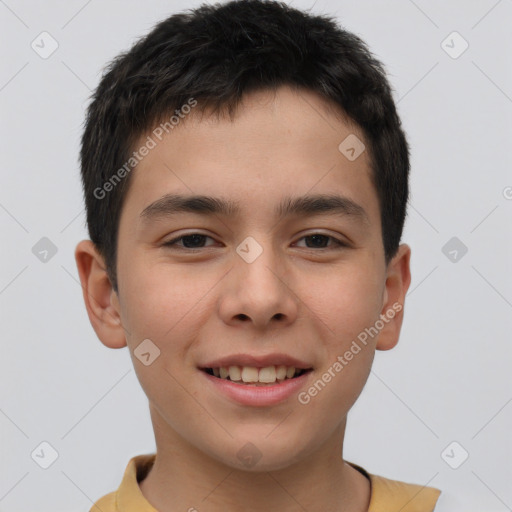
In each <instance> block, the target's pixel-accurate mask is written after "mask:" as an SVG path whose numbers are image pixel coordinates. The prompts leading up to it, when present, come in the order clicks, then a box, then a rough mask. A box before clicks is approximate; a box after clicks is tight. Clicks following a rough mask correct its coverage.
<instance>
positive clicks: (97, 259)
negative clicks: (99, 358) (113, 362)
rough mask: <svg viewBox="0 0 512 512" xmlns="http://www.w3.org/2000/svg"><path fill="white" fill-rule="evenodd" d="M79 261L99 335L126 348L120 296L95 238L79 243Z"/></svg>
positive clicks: (105, 341)
mask: <svg viewBox="0 0 512 512" xmlns="http://www.w3.org/2000/svg"><path fill="white" fill-rule="evenodd" d="M75 260H76V265H77V267H78V273H79V275H80V282H81V284H82V292H83V297H84V302H85V307H86V309H87V314H88V315H89V320H90V322H91V325H92V327H93V329H94V331H95V332H96V335H97V336H98V338H99V339H100V341H101V342H102V343H103V344H104V345H105V346H107V347H109V348H122V347H125V346H126V336H125V332H124V328H123V326H122V324H121V315H120V307H119V299H118V297H117V293H116V292H115V291H114V290H113V288H112V283H111V282H110V279H109V277H108V274H107V270H106V265H105V262H104V259H103V257H102V256H101V254H100V253H99V252H98V251H97V249H96V247H95V245H94V244H93V242H91V240H82V241H81V242H79V244H78V245H77V246H76V249H75Z"/></svg>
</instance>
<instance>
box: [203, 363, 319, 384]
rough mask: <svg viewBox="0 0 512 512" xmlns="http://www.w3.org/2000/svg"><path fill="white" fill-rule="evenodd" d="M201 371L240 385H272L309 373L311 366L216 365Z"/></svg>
mask: <svg viewBox="0 0 512 512" xmlns="http://www.w3.org/2000/svg"><path fill="white" fill-rule="evenodd" d="M200 370H201V371H203V372H205V373H207V374H208V375H211V376H212V377H216V378H218V379H220V380H227V381H231V382H233V383H234V384H240V385H241V386H246V385H251V386H257V387H260V386H263V387H264V386H274V385H276V384H281V383H282V382H285V381H290V380H293V379H297V378H299V377H300V376H302V375H304V374H306V373H309V372H311V371H312V370H313V368H297V367H295V366H285V365H274V366H264V367H257V366H237V365H231V366H216V367H206V368H200Z"/></svg>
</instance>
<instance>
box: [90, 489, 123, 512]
mask: <svg viewBox="0 0 512 512" xmlns="http://www.w3.org/2000/svg"><path fill="white" fill-rule="evenodd" d="M100 511H101V512H117V506H116V492H115V491H114V492H110V493H108V494H105V496H103V497H102V498H100V499H99V500H98V501H96V503H95V504H94V505H93V506H92V508H91V510H90V511H89V512H100Z"/></svg>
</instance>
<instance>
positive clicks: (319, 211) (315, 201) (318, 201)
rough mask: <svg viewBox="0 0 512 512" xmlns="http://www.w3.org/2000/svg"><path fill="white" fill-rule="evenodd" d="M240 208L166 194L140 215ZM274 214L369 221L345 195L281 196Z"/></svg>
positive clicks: (155, 216) (207, 198) (222, 201)
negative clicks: (322, 216) (336, 216)
mask: <svg viewBox="0 0 512 512" xmlns="http://www.w3.org/2000/svg"><path fill="white" fill-rule="evenodd" d="M240 211H241V208H240V202H238V201H232V200H226V199H223V198H220V197H212V196H205V195H188V196H185V195H178V194H166V195H165V196H162V197H161V198H159V199H157V200H156V201H155V202H153V203H151V204H150V205H148V206H146V208H144V210H143V211H142V212H141V214H140V217H141V219H142V220H143V221H149V220H157V219H159V218H164V217H169V216H172V215H176V214H179V213H196V214H200V215H225V216H236V215H238V214H239V213H240ZM275 215H276V216H277V217H278V218H279V219H282V218H284V217H287V216H293V215H296V216H304V217H305V216H308V215H345V216H348V217H352V218H355V219H356V220H361V221H364V222H366V223H368V222H369V218H368V214H367V213H366V211H365V210H364V208H363V207H362V206H361V205H359V204H357V203H356V202H354V201H353V200H352V199H349V198H348V197H345V196H340V195H329V194H315V195H306V196H299V197H285V198H284V199H283V200H282V201H281V203H280V204H279V205H278V206H277V208H276V209H275Z"/></svg>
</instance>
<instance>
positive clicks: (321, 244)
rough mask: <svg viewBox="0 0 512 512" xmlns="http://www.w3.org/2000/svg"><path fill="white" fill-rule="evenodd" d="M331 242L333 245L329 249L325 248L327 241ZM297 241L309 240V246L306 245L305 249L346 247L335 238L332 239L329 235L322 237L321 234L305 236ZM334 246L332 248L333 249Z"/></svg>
mask: <svg viewBox="0 0 512 512" xmlns="http://www.w3.org/2000/svg"><path fill="white" fill-rule="evenodd" d="M329 239H330V240H332V241H333V244H331V246H330V247H326V244H327V243H328V241H329ZM299 240H310V241H311V245H308V244H307V243H306V247H307V248H308V249H334V248H336V247H348V245H347V244H346V243H344V242H342V241H341V240H338V239H337V238H334V237H333V236H330V235H324V234H322V233H314V234H312V235H306V236H303V237H302V238H300V239H299ZM333 246H334V247H333Z"/></svg>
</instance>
